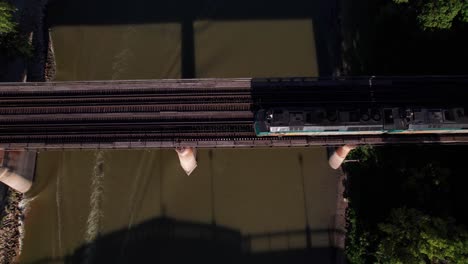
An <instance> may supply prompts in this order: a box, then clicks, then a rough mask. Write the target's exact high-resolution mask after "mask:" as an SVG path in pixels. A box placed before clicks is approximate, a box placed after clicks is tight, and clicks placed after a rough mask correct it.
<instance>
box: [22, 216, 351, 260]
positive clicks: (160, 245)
mask: <svg viewBox="0 0 468 264" xmlns="http://www.w3.org/2000/svg"><path fill="white" fill-rule="evenodd" d="M333 232H334V230H326V229H324V230H309V231H306V230H298V231H292V232H289V231H288V232H279V233H277V234H259V235H255V237H257V238H258V237H262V236H265V237H269V238H270V239H271V238H274V237H275V236H278V235H283V236H284V235H287V234H288V233H290V234H292V235H294V234H296V235H297V234H298V233H300V234H303V235H305V236H308V237H309V238H310V235H312V236H313V235H314V234H320V233H325V234H331V233H333ZM307 233H308V234H309V235H307ZM252 239H254V237H253V236H242V234H241V233H240V232H239V231H238V230H234V229H230V228H226V227H222V226H217V225H215V224H201V223H195V222H188V221H178V220H175V219H172V218H166V217H161V218H155V219H151V220H148V221H146V222H143V223H141V224H138V225H136V226H134V227H132V228H130V229H124V230H119V231H115V232H112V233H110V234H106V235H102V236H98V238H97V239H96V240H95V241H94V242H92V243H89V244H85V245H83V246H81V247H79V248H78V249H77V250H75V251H74V253H73V254H71V255H69V256H66V257H64V258H60V259H50V258H47V259H41V260H38V261H35V262H32V263H31V264H42V263H185V262H191V263H343V252H342V250H341V249H337V248H333V247H312V246H310V243H308V246H307V247H305V248H291V249H282V250H264V251H262V252H253V251H252V250H251V244H250V243H251V241H252Z"/></svg>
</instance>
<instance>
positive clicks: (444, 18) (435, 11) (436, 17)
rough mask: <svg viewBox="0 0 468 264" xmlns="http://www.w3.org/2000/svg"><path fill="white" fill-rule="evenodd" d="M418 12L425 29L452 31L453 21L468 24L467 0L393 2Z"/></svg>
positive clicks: (409, 0) (398, 0) (405, 0)
mask: <svg viewBox="0 0 468 264" xmlns="http://www.w3.org/2000/svg"><path fill="white" fill-rule="evenodd" d="M393 1H394V2H395V3H397V4H400V5H404V6H406V7H407V8H408V9H410V10H413V11H414V12H416V15H417V20H418V22H419V24H420V25H421V27H422V28H423V29H432V30H433V29H450V28H451V27H452V24H453V21H455V20H459V21H462V22H468V1H466V0H393Z"/></svg>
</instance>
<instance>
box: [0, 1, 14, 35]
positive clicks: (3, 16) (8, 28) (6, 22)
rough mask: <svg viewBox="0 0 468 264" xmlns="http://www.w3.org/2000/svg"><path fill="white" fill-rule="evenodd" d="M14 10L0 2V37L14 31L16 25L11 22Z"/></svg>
mask: <svg viewBox="0 0 468 264" xmlns="http://www.w3.org/2000/svg"><path fill="white" fill-rule="evenodd" d="M14 11H15V8H13V7H12V6H11V5H9V4H8V3H6V2H0V36H2V35H5V34H8V33H12V32H14V31H15V27H16V23H14V22H13V12H14Z"/></svg>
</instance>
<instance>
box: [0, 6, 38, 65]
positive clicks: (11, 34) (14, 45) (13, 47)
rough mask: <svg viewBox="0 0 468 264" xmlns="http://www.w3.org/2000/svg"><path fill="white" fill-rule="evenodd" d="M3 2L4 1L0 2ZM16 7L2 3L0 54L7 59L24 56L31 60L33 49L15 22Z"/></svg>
mask: <svg viewBox="0 0 468 264" xmlns="http://www.w3.org/2000/svg"><path fill="white" fill-rule="evenodd" d="M0 1H2V0H0ZM15 11H16V9H15V8H14V7H12V6H11V5H10V4H8V3H6V2H0V53H1V54H2V55H4V56H6V57H14V56H23V57H26V58H29V57H31V56H32V54H33V48H32V46H31V44H30V43H29V40H28V38H27V36H26V35H24V34H20V33H19V32H18V30H17V26H18V25H17V24H16V23H15V22H13V13H14V12H15Z"/></svg>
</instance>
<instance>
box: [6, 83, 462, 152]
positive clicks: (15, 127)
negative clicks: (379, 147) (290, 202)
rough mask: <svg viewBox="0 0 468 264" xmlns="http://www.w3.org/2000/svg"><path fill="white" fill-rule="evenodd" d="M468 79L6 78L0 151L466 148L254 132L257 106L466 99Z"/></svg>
mask: <svg viewBox="0 0 468 264" xmlns="http://www.w3.org/2000/svg"><path fill="white" fill-rule="evenodd" d="M467 99H468V77H466V76H449V77H447V76H445V77H405V78H402V77H386V78H376V77H360V78H333V79H331V78H293V79H291V78H288V79H251V78H245V79H182V80H136V81H87V82H50V83H3V84H0V123H1V126H0V148H5V149H7V148H8V149H11V148H22V149H68V148H70V149H88V148H92V149H95V148H105V149H113V148H174V147H179V146H190V147H210V148H217V147H280V146H281V147H296V146H297V147H305V146H314V145H322V146H324V145H343V144H407V143H411V144H421V143H437V144H465V143H468V133H467V134H410V135H389V134H388V135H387V134H383V135H352V136H351V135H339V136H314V137H305V136H301V137H262V138H259V137H256V135H255V133H254V129H253V123H254V119H255V113H256V111H257V110H258V109H261V108H263V107H272V106H294V107H305V106H307V105H310V104H323V105H329V104H332V105H333V104H334V105H343V104H348V105H357V104H386V103H390V102H392V103H395V102H397V103H402V102H404V103H406V104H408V103H425V104H433V103H438V104H440V103H443V104H458V105H460V104H465V105H466V104H467V103H466V102H467Z"/></svg>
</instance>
